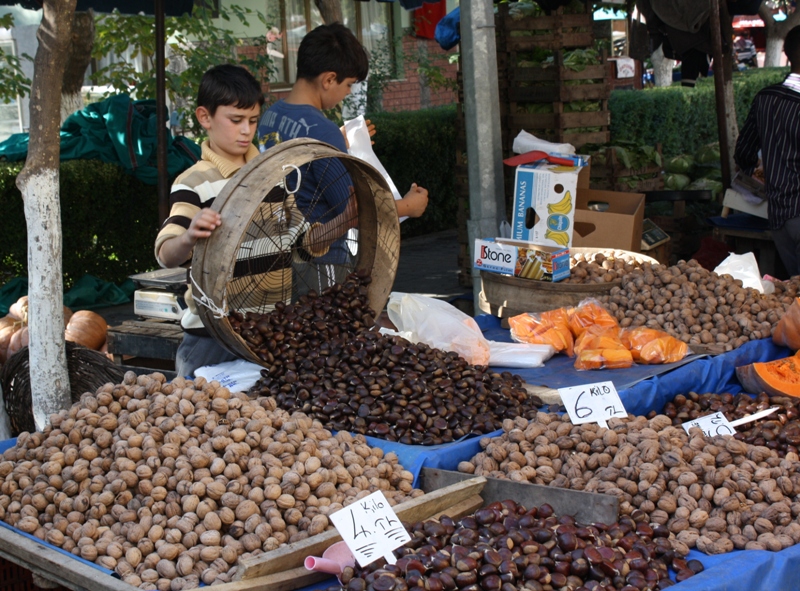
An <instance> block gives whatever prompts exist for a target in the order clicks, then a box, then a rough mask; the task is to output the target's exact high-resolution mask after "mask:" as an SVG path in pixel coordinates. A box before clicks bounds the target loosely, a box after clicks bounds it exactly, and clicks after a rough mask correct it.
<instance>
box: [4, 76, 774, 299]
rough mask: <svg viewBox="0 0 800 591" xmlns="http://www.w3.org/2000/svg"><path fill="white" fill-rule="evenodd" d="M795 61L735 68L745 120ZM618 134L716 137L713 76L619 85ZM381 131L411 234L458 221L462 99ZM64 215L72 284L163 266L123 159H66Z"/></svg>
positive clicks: (679, 139) (10, 174)
mask: <svg viewBox="0 0 800 591" xmlns="http://www.w3.org/2000/svg"><path fill="white" fill-rule="evenodd" d="M787 71H788V69H786V68H762V69H754V70H748V71H746V72H744V73H741V74H736V75H734V88H735V95H736V115H737V119H738V120H739V125H740V126H741V125H742V124H743V123H744V119H745V117H746V116H747V113H748V111H749V109H750V104H751V103H752V100H753V97H754V96H755V94H756V93H757V92H758V91H759V90H761V89H762V88H764V87H765V86H768V85H770V84H776V83H779V82H781V81H782V80H783V78H784V77H785V76H786V73H787ZM609 108H610V110H611V138H612V143H613V142H615V141H622V140H628V141H633V142H635V143H638V144H648V145H654V144H656V143H658V142H660V143H661V144H662V148H663V153H664V155H665V156H667V157H671V156H674V155H677V154H681V153H686V152H692V153H693V152H694V151H695V150H696V149H697V148H698V147H700V146H702V145H704V144H707V143H710V142H714V141H716V140H717V119H716V110H715V102H714V84H713V80H712V79H708V80H702V81H701V82H700V83H699V84H698V85H697V87H696V88H694V89H689V88H682V87H680V86H671V87H669V88H654V89H647V90H641V91H630V90H619V91H614V92H613V93H612V94H611V99H610V100H609ZM370 119H371V120H372V121H373V122H374V123H375V126H376V129H377V132H378V134H377V135H376V137H375V146H374V149H375V153H376V154H377V156H378V157H379V158H380V159H381V162H382V163H383V165H384V166H385V167H386V170H387V171H388V172H389V174H390V175H391V177H392V179H393V180H394V182H395V184H396V185H397V188H398V189H399V191H400V192H401V193H405V192H406V191H407V190H408V189H409V187H410V186H411V183H413V182H416V183H418V184H419V185H421V186H423V187H425V188H426V189H428V191H429V194H430V201H429V203H428V209H427V211H426V212H425V215H424V216H422V217H421V218H419V219H412V220H407V221H406V222H404V223H403V224H402V226H401V230H402V235H403V236H406V237H408V236H413V235H420V234H426V233H429V232H435V231H438V230H444V229H448V228H453V227H455V226H456V212H457V199H456V195H455V172H454V168H455V152H456V109H455V106H454V105H450V106H447V107H437V108H434V109H424V110H420V111H408V112H400V113H386V112H383V113H376V114H373V115H371V116H370ZM21 167H22V165H21V164H19V163H15V164H7V163H0V208H1V209H0V210H1V211H3V213H4V216H3V217H4V219H5V220H6V222H5V223H6V225H5V227H4V231H3V232H0V283H2V282H3V280H4V279H6V278H8V277H9V276H13V275H25V274H26V270H27V251H26V249H27V246H26V245H27V232H26V227H25V215H24V212H23V206H22V198H21V196H20V193H19V191H18V190H17V187H16V185H15V181H16V176H17V174H18V173H19V171H20V170H21ZM61 217H62V231H63V252H64V256H63V269H64V282H65V287H66V288H69V287H71V286H72V284H73V283H74V282H75V281H76V280H77V279H79V278H80V277H82V276H83V275H85V274H87V273H89V274H91V275H95V276H96V277H99V278H101V279H103V280H105V281H112V282H115V283H119V282H122V281H124V280H125V278H126V277H127V276H128V275H131V274H133V273H139V272H143V271H148V270H150V269H153V268H155V266H156V263H155V260H154V258H153V241H154V240H155V236H156V233H157V231H158V196H157V191H156V188H155V187H153V186H149V185H145V184H143V183H141V182H139V181H137V180H136V179H135V178H133V177H131V176H129V175H128V174H126V173H125V172H123V170H122V169H121V168H118V167H116V166H114V165H112V164H104V163H102V162H99V161H82V160H70V161H66V162H63V163H62V164H61Z"/></svg>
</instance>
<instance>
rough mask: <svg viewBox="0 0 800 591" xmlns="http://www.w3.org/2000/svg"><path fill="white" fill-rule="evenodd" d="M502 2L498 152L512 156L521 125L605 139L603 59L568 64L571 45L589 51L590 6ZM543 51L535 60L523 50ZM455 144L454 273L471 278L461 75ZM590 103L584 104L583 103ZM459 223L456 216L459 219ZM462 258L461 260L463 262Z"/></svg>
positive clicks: (571, 138)
mask: <svg viewBox="0 0 800 591" xmlns="http://www.w3.org/2000/svg"><path fill="white" fill-rule="evenodd" d="M509 6H510V5H509V4H498V5H497V14H496V15H495V32H496V46H497V70H498V87H499V91H500V92H499V94H500V105H499V108H500V116H501V137H502V147H503V158H508V157H510V156H512V155H513V152H512V145H513V142H514V138H515V137H516V136H517V135H518V134H519V132H520V131H522V130H525V131H527V132H529V133H532V134H533V135H535V136H536V137H538V138H541V139H544V140H548V141H551V142H556V143H570V144H572V145H573V146H575V147H576V148H577V149H578V150H580V148H582V147H583V146H584V145H586V144H603V143H608V141H609V140H610V136H611V134H610V128H609V125H610V122H611V115H610V112H609V110H608V98H609V95H610V93H611V83H610V77H609V76H610V70H609V68H608V66H607V64H606V63H605V58H604V57H601V58H600V59H598V60H596V61H597V63H596V64H590V65H578V66H575V65H574V64H573V63H572V61H573V60H572V59H571V56H573V57H574V53H573V52H576V51H577V52H586V53H585V55H586V56H589V55H595V54H593V53H591V52H593V51H594V49H593V46H594V40H595V35H594V32H593V21H592V11H591V10H588V9H587V11H586V12H585V13H582V14H564V13H563V9H562V8H559V9H558V10H555V11H553V12H552V14H551V15H549V16H522V17H519V16H515V15H514V14H513V11H512V10H510V9H509ZM543 52H546V53H547V54H550V53H551V54H552V55H546V57H548V58H550V59H548V60H547V63H546V64H544V65H542V64H541V63H539V62H537V61H536V60H531V59H529V58H530V57H531V55H530V54H532V53H535V54H538V56H539V57H541V56H543V55H545V54H544V53H543ZM458 89H459V94H458V100H459V105H458V116H457V119H456V121H457V126H458V130H457V131H458V147H457V150H456V152H457V159H458V161H457V168H456V193H457V196H458V200H459V218H461V217H463V220H462V219H459V228H460V233H459V237H460V238H463V240H464V241H463V242H461V251H462V256H461V257H460V259H461V260H460V261H459V269H460V272H459V277H461V278H463V279H464V283H465V284H471V279H470V278H471V273H472V269H471V268H472V261H471V259H470V257H469V243H468V239H467V232H466V219H467V217H468V211H469V184H468V175H467V167H466V132H465V122H464V110H463V78H462V75H461V72H459V78H458ZM590 109H591V110H590ZM504 172H505V175H504V186H505V201H506V210H507V211H510V209H511V207H512V205H513V195H514V190H513V189H514V185H513V184H514V169H513V168H510V167H505V168H504ZM462 222H463V223H462ZM462 261H463V263H462Z"/></svg>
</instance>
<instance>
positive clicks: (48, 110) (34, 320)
mask: <svg viewBox="0 0 800 591" xmlns="http://www.w3.org/2000/svg"><path fill="white" fill-rule="evenodd" d="M75 4H76V0H44V4H43V7H42V8H43V12H42V22H41V24H40V25H39V30H38V31H37V33H36V36H37V38H38V40H39V47H38V49H37V50H36V58H35V60H34V63H33V65H34V72H33V83H32V84H31V107H30V113H31V124H30V139H29V147H28V159H27V160H26V161H25V167H24V168H23V169H22V171H21V172H20V173H19V175H18V176H17V187H18V188H19V190H20V192H21V193H22V199H23V201H24V206H25V222H26V226H27V229H28V306H29V310H30V312H29V316H28V327H29V331H30V346H29V349H28V351H29V355H30V363H29V365H30V383H31V398H32V402H33V419H34V421H35V423H36V428H37V429H39V430H41V429H42V428H44V426H45V425H46V424H47V423H48V421H49V417H50V415H51V414H52V413H55V412H58V411H59V410H61V409H63V408H68V407H69V406H70V404H71V400H70V388H69V373H68V371H67V357H66V349H65V345H64V320H63V318H64V311H63V306H62V300H63V283H62V277H61V208H60V205H59V194H58V190H59V170H58V166H59V161H60V154H59V136H58V131H59V128H60V126H61V118H60V100H61V83H62V80H63V76H64V67H65V64H66V61H67V54H68V52H69V46H70V37H71V33H72V18H73V15H74V13H75Z"/></svg>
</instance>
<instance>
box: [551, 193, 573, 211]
mask: <svg viewBox="0 0 800 591" xmlns="http://www.w3.org/2000/svg"><path fill="white" fill-rule="evenodd" d="M571 211H572V194H571V193H570V192H569V191H567V192H566V193H564V196H563V197H562V198H561V201H558V202H557V203H549V204H548V205H547V213H560V214H564V215H566V214H568V213H569V212H571Z"/></svg>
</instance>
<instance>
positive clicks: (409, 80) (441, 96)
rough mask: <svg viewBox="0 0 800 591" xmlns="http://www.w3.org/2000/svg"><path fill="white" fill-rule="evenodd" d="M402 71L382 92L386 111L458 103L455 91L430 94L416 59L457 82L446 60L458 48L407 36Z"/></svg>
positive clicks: (283, 93)
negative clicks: (425, 59)
mask: <svg viewBox="0 0 800 591" xmlns="http://www.w3.org/2000/svg"><path fill="white" fill-rule="evenodd" d="M402 48H403V49H402V51H403V60H402V61H403V71H402V72H399V76H401V77H400V78H399V79H398V80H392V81H391V82H389V84H388V85H387V87H386V89H385V90H384V92H383V108H384V109H385V110H386V111H417V110H419V109H426V108H428V107H438V106H441V105H449V104H453V103H455V102H457V95H456V92H455V91H454V90H447V89H439V90H435V91H434V90H431V88H430V87H429V86H428V85H427V84H426V82H425V80H423V79H421V77H420V75H419V74H418V73H417V67H418V66H419V56H420V55H427V59H428V63H429V64H430V65H432V66H438V67H440V68H441V69H442V73H443V74H444V76H446V77H447V78H448V79H450V80H453V82H455V80H456V71H457V69H458V66H457V64H455V63H453V64H450V63H448V56H449V55H450V54H452V53H455V52H456V51H457V50H458V48H457V47H456V48H454V49H451V50H450V51H444V50H443V49H442V48H441V47H439V44H438V43H436V41H433V40H429V39H421V38H420V39H418V38H417V37H413V36H410V35H406V36H405V37H403V43H402ZM254 51H257V48H255V47H242V48H239V52H240V53H252V52H254ZM264 91H265V92H270V88H269V84H264ZM288 93H289V91H288V90H275V91H272V96H273V97H274V99H275V100H278V99H281V98H285V97H286V95H287V94H288Z"/></svg>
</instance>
